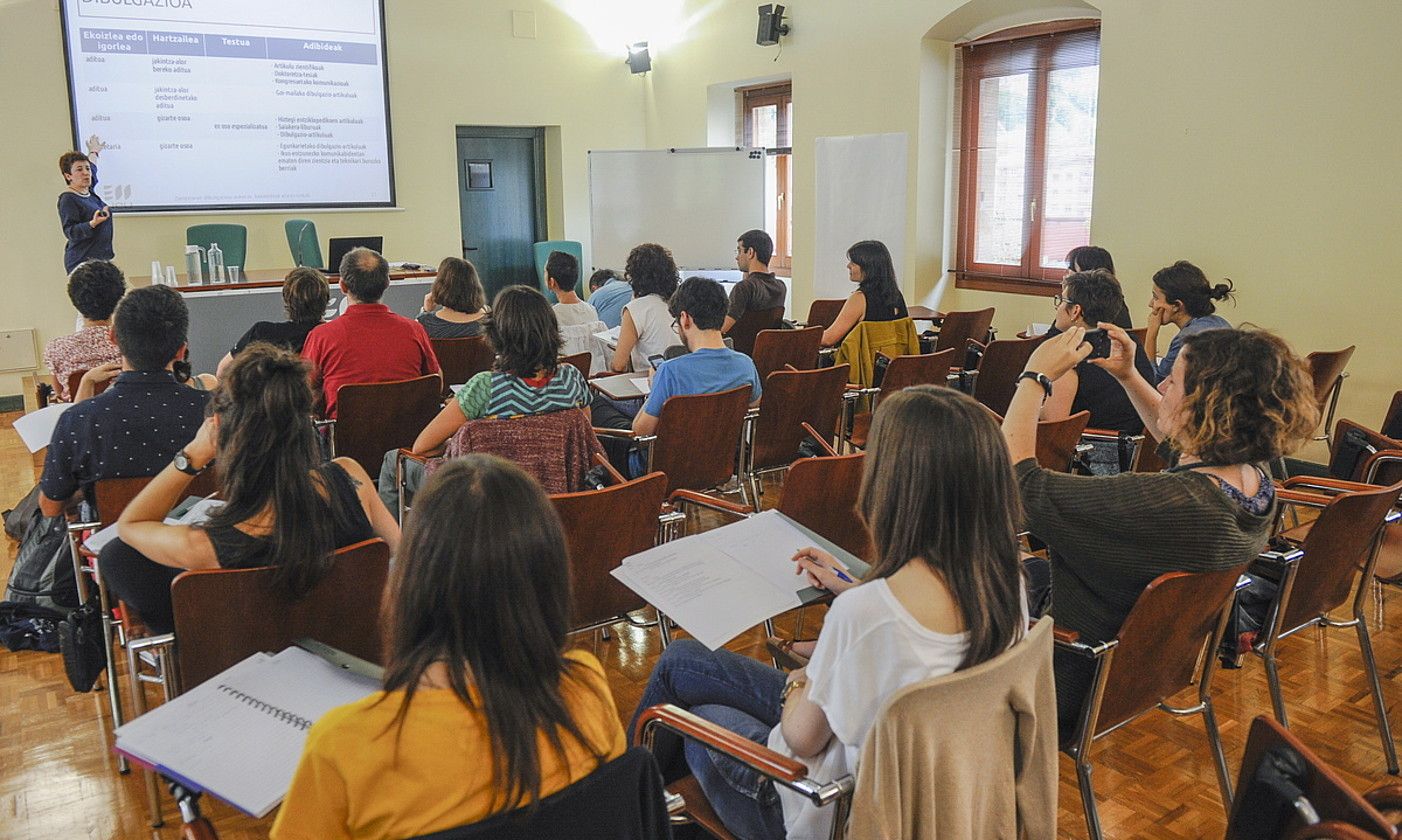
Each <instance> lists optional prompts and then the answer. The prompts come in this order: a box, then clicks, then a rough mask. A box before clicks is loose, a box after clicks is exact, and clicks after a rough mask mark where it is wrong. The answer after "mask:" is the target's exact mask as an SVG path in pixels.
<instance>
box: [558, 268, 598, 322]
mask: <svg viewBox="0 0 1402 840" xmlns="http://www.w3.org/2000/svg"><path fill="white" fill-rule="evenodd" d="M545 287H546V288H548V289H549V290H550V291H552V292H554V293H555V297H556V298H557V299H558V300H559V301H560V302H559V303H557V304H555V320H557V321H559V322H560V326H561V327H573V326H578V325H580V324H592V323H594V322H595V321H597V320H599V313H598V312H596V311H594V307H592V306H590V305H589V304H588V303H585V302H584V301H582V300H580V299H579V295H578V294H576V292H577V291H578V288H579V260H577V259H575V258H574V254H567V253H565V252H564V251H551V252H550V257H549V259H547V260H546V261H545Z"/></svg>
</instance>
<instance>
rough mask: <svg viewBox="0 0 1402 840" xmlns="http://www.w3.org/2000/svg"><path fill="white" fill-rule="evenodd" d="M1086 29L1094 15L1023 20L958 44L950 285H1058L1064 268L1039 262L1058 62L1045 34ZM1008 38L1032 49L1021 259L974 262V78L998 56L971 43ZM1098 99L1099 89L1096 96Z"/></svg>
mask: <svg viewBox="0 0 1402 840" xmlns="http://www.w3.org/2000/svg"><path fill="white" fill-rule="evenodd" d="M1087 31H1094V32H1095V33H1096V38H1097V41H1098V40H1099V32H1100V21H1099V20H1098V19H1094V18H1078V19H1074V20H1059V21H1049V22H1046V23H1036V24H1029V25H1027V26H1018V27H1013V28H1011V29H1004V30H1000V31H998V32H994V33H992V34H990V35H987V36H984V37H982V38H977V39H975V40H972V41H966V42H963V43H960V44H958V45H957V46H958V48H959V50H960V55H959V60H960V62H961V66H960V70H959V75H960V82H959V90H958V93H959V113H958V116H959V138H958V139H959V172H958V173H957V178H958V180H957V184H958V189H959V193H958V212H957V215H956V223H957V225H958V228H957V230H956V231H955V237H954V239H955V265H954V268H952V269H950V271H951V273H953V274H954V282H955V287H956V288H961V289H976V290H983V291H994V292H1012V293H1015V294H1030V295H1042V296H1047V297H1049V296H1051V295H1054V294H1056V293H1058V292H1059V291H1061V279H1062V277H1063V275H1064V274H1065V269H1063V268H1042V267H1041V266H1040V265H1039V261H1040V254H1041V248H1042V235H1043V222H1044V221H1045V220H1044V217H1043V215H1042V213H1043V212H1044V210H1045V204H1046V152H1047V149H1046V133H1047V107H1048V104H1047V99H1048V93H1047V88H1048V77H1049V74H1050V72H1051V71H1052V70H1054V69H1059V68H1058V67H1055V66H1053V65H1052V64H1051V57H1052V53H1053V48H1054V40H1053V38H1052V37H1050V36H1055V35H1066V34H1070V33H1075V32H1087ZM1011 42H1025V44H1026V46H1027V48H1029V49H1032V50H1035V53H1036V57H1035V70H1034V72H1033V73H1032V74H1031V79H1030V80H1029V81H1030V90H1029V93H1028V97H1029V100H1030V101H1031V107H1030V108H1029V125H1028V127H1029V131H1028V132H1027V135H1028V137H1027V161H1028V163H1027V168H1026V175H1025V178H1026V182H1025V192H1024V195H1025V197H1026V200H1027V205H1025V206H1024V208H1023V209H1024V216H1023V219H1024V222H1023V230H1024V235H1023V254H1022V262H1021V264H1020V265H1017V266H1007V265H1001V264H998V265H995V264H989V263H976V262H974V261H973V255H974V237H975V234H976V232H977V217H978V200H977V196H978V163H979V149H978V140H979V94H980V90H979V85H980V83H981V82H982V81H983V80H984V79H986V78H993V76H992V74H984V73H980V72H979V70H980V68H981V66H982V65H985V64H987V63H990V62H991V61H993V60H995V59H996V56H989V55H988V53H987V51H983V52H984V55H983V56H981V57H980V56H978V53H979V50H977V48H978V47H983V46H988V45H990V44H999V43H1011ZM970 48H973V49H970ZM1098 65H1099V62H1098V60H1097V66H1098ZM1098 98H1099V95H1098V92H1097V100H1098ZM1097 104H1098V102H1097Z"/></svg>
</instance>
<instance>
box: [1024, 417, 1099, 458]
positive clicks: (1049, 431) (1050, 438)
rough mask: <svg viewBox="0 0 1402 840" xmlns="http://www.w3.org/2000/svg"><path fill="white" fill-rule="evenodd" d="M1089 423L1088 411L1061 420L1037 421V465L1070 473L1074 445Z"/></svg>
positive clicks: (1074, 450)
mask: <svg viewBox="0 0 1402 840" xmlns="http://www.w3.org/2000/svg"><path fill="white" fill-rule="evenodd" d="M1089 422H1090V412H1089V411H1078V412H1076V413H1075V414H1072V415H1071V416H1070V417H1065V418H1062V419H1061V420H1040V421H1038V422H1037V463H1038V464H1040V465H1041V466H1043V467H1045V468H1046V469H1049V470H1054V471H1056V472H1071V459H1072V458H1074V457H1075V455H1076V445H1077V444H1079V443H1080V442H1081V433H1082V432H1084V431H1085V430H1086V424H1088V423H1089Z"/></svg>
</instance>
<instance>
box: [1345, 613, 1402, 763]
mask: <svg viewBox="0 0 1402 840" xmlns="http://www.w3.org/2000/svg"><path fill="white" fill-rule="evenodd" d="M1354 626H1355V627H1357V628H1358V647H1359V649H1360V650H1361V651H1362V652H1363V667H1364V669H1365V670H1366V671H1367V672H1368V682H1369V684H1370V686H1371V688H1372V691H1373V707H1374V708H1375V709H1376V710H1377V712H1378V734H1379V735H1380V736H1382V739H1383V756H1384V757H1385V758H1386V759H1387V772H1389V773H1391V774H1392V775H1394V776H1396V775H1397V770H1398V768H1397V747H1396V746H1395V745H1394V744H1393V743H1392V725H1391V723H1389V722H1388V719H1387V703H1386V702H1385V701H1384V700H1383V687H1382V683H1381V682H1380V681H1379V680H1378V663H1377V661H1376V660H1375V659H1374V658H1373V641H1372V639H1371V638H1369V636H1368V625H1367V623H1366V622H1364V621H1363V619H1361V618H1360V619H1358V623H1357V624H1356V625H1354Z"/></svg>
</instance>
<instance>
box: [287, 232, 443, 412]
mask: <svg viewBox="0 0 1402 840" xmlns="http://www.w3.org/2000/svg"><path fill="white" fill-rule="evenodd" d="M387 288H389V263H387V262H385V258H384V257H382V256H380V255H379V254H377V253H375V252H374V251H372V250H370V249H369V248H355V249H353V250H352V251H350V253H348V254H346V256H345V258H344V259H342V260H341V291H342V292H343V293H345V295H346V297H347V298H348V299H349V300H350V305H349V306H347V307H346V311H345V313H344V314H342V315H341V317H339V318H335V319H333V320H331V321H328V322H326V323H325V324H321V325H320V326H318V327H316V328H314V329H313V330H312V331H311V332H310V333H308V334H307V341H306V343H305V344H303V345H302V357H303V358H304V359H306V360H307V361H309V362H311V363H312V385H313V387H315V386H317V385H318V383H319V384H320V387H321V389H322V396H323V399H324V400H325V406H326V409H325V416H326V417H328V418H334V417H335V416H336V392H337V391H338V390H339V389H340V387H341V386H342V385H352V384H356V383H361V382H393V381H397V380H400V379H414V378H416V377H419V376H423V375H424V374H426V373H438V357H437V356H435V355H433V345H431V344H429V343H428V333H426V332H424V328H423V325H421V324H420V323H419V322H418V321H414V320H412V319H409V318H405V317H403V316H402V315H396V314H395V313H393V312H391V311H390V309H389V307H388V306H385V305H384V304H383V303H380V297H381V296H383V295H384V293H385V289H387Z"/></svg>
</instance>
